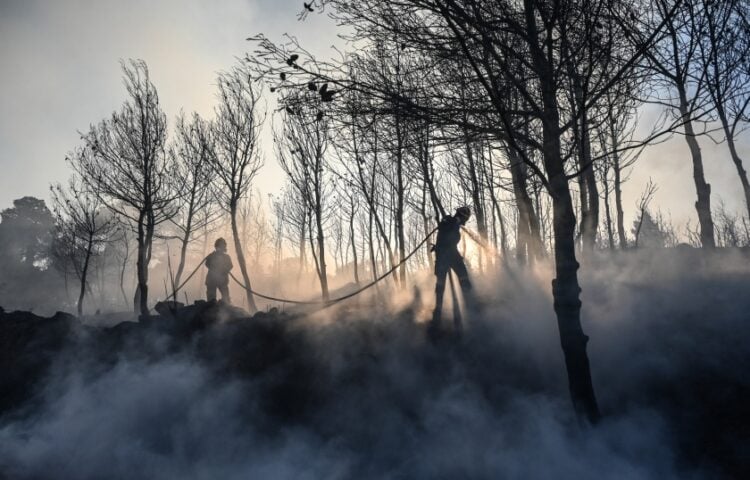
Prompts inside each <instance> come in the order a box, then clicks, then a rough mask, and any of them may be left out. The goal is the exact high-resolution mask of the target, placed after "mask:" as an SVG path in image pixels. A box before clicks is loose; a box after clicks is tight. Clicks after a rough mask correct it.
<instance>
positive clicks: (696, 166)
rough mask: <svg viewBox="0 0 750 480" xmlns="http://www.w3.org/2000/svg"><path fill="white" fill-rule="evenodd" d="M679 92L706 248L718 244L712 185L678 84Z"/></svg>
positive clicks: (703, 242)
mask: <svg viewBox="0 0 750 480" xmlns="http://www.w3.org/2000/svg"><path fill="white" fill-rule="evenodd" d="M678 93H679V95H680V115H681V116H682V120H683V122H684V124H685V141H686V142H687V144H688V148H690V157H691V159H692V161H693V180H694V181H695V190H696V193H697V194H698V200H697V201H696V202H695V210H696V211H697V212H698V223H699V224H700V227H701V232H700V237H701V244H702V246H703V247H704V248H713V247H715V246H716V242H715V240H714V222H713V219H712V218H711V185H709V184H708V183H707V182H706V177H705V174H704V172H703V157H702V155H701V149H700V146H699V145H698V140H697V139H696V137H695V130H694V129H693V121H692V119H691V118H690V113H689V110H688V108H689V107H688V106H689V103H688V100H687V93H686V92H685V89H684V88H683V87H682V86H678Z"/></svg>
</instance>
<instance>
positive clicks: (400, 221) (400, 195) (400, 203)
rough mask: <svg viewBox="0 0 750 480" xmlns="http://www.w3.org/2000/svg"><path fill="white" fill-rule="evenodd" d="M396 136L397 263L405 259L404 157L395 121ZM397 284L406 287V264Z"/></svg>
mask: <svg viewBox="0 0 750 480" xmlns="http://www.w3.org/2000/svg"><path fill="white" fill-rule="evenodd" d="M396 136H397V142H398V147H397V148H398V150H397V152H396V181H397V183H396V186H397V189H396V236H397V239H398V255H399V262H403V260H404V258H406V235H405V233H404V171H403V170H404V155H403V145H402V144H403V139H402V138H401V137H402V133H401V127H400V124H399V123H398V120H397V121H396ZM399 282H400V283H401V285H402V286H405V285H406V264H405V263H402V264H401V266H400V267H399Z"/></svg>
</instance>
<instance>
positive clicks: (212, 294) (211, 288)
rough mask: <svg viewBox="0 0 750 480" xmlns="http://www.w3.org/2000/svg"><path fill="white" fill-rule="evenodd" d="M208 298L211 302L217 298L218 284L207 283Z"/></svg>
mask: <svg viewBox="0 0 750 480" xmlns="http://www.w3.org/2000/svg"><path fill="white" fill-rule="evenodd" d="M206 300H208V301H209V302H210V301H215V300H216V285H214V284H212V283H208V284H206Z"/></svg>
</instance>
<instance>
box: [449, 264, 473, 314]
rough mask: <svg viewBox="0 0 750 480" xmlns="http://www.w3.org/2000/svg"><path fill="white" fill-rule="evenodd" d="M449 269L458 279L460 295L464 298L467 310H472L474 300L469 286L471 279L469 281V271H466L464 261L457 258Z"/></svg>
mask: <svg viewBox="0 0 750 480" xmlns="http://www.w3.org/2000/svg"><path fill="white" fill-rule="evenodd" d="M451 268H452V269H453V271H454V272H456V276H457V277H458V283H459V285H461V293H462V294H463V296H464V302H465V303H466V308H467V309H473V308H475V307H476V302H475V299H474V292H473V289H472V286H471V279H469V271H468V270H467V269H466V264H465V263H464V259H463V258H461V257H457V258H455V259H454V261H453V263H452V264H451Z"/></svg>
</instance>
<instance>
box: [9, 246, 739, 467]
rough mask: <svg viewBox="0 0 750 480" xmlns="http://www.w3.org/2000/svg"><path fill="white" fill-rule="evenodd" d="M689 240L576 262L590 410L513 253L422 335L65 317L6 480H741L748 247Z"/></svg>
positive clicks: (374, 315) (393, 323) (289, 322)
mask: <svg viewBox="0 0 750 480" xmlns="http://www.w3.org/2000/svg"><path fill="white" fill-rule="evenodd" d="M701 255H704V254H703V253H699V252H695V251H679V250H676V251H670V252H664V253H657V254H654V255H650V254H645V253H638V254H637V256H636V254H634V253H632V254H631V253H628V254H627V255H622V256H617V257H614V259H611V258H608V259H601V260H596V261H592V262H591V263H589V264H586V265H584V266H583V270H582V272H583V277H582V281H581V283H582V286H583V289H584V292H583V301H584V318H583V322H584V328H585V329H586V331H587V333H588V334H589V335H590V337H591V341H590V343H589V352H590V358H591V365H592V374H593V377H594V384H595V387H596V389H597V394H598V397H599V401H600V404H601V407H602V410H603V413H604V414H605V419H604V420H603V422H602V423H601V424H600V425H598V426H596V427H593V428H589V427H583V426H581V425H579V424H578V423H577V421H576V420H575V418H574V417H573V414H572V408H571V406H570V404H569V397H568V394H567V384H566V377H565V372H564V367H563V360H562V353H561V351H560V346H559V340H558V337H557V327H556V324H555V318H554V314H553V312H552V308H551V300H550V298H549V278H548V275H547V274H546V273H545V272H544V271H543V269H540V270H537V271H535V272H528V271H520V270H518V269H507V270H505V271H504V272H502V274H500V276H499V277H498V278H497V279H496V280H497V284H496V285H497V286H495V287H493V288H492V290H488V289H487V288H481V289H480V290H483V291H484V298H485V303H486V304H485V308H484V315H483V317H482V318H471V319H467V321H466V329H465V332H464V334H463V336H462V337H461V338H460V339H458V338H455V337H453V336H451V335H449V334H446V335H445V337H443V338H441V339H440V340H438V341H437V342H434V343H432V342H428V341H427V340H426V336H425V329H424V325H423V324H421V323H418V322H415V321H414V319H415V318H420V317H421V316H423V313H424V311H423V308H422V307H421V306H420V305H419V304H417V303H416V302H415V303H414V304H411V305H409V306H407V307H406V308H404V309H401V310H398V311H396V312H394V311H392V309H389V308H387V307H382V308H378V309H373V308H364V307H360V308H356V307H355V306H352V307H350V308H347V309H342V310H339V311H335V312H332V313H331V317H330V318H327V319H326V321H321V320H320V319H319V318H315V317H312V318H306V317H304V316H292V315H284V314H280V315H277V316H274V315H259V316H256V317H255V318H253V319H251V320H249V319H242V320H227V321H223V322H207V321H193V322H182V323H181V322H179V321H174V322H172V321H169V320H164V319H162V320H155V322H154V323H153V324H140V325H139V324H130V323H127V324H121V325H119V326H117V327H114V328H110V329H100V328H91V327H75V326H74V327H73V328H72V329H71V331H70V333H69V336H68V346H67V347H66V348H63V349H62V350H59V352H58V350H56V349H54V348H52V349H51V350H52V351H54V352H57V353H53V354H51V355H52V357H51V358H52V359H53V361H52V363H51V366H50V367H49V369H48V370H47V373H46V374H45V375H44V376H43V377H40V378H41V380H39V382H38V383H37V384H36V385H37V388H35V389H33V390H30V391H31V392H34V394H33V395H31V394H29V395H26V396H25V397H24V401H23V402H19V403H18V404H17V405H13V406H12V408H6V409H5V411H4V412H3V413H2V416H1V417H0V472H1V473H0V478H2V475H3V474H4V475H5V476H6V478H14V479H15V478H76V479H77V478H82V479H87V478H199V479H203V478H205V479H213V478H228V479H232V478H238V479H239V478H311V479H312V478H404V479H414V478H446V479H447V478H451V479H453V478H579V479H580V478H583V479H601V478H612V479H623V478H633V479H641V478H654V479H656V478H659V479H661V478H717V477H718V478H721V477H735V478H740V477H742V476H744V475H746V474H747V473H748V471H750V458H749V456H748V445H750V443H749V440H750V439H749V438H748V436H749V434H748V432H749V431H750V430H749V429H748V427H749V426H750V407H748V402H747V398H749V397H748V393H750V373H749V372H748V370H747V368H746V365H748V362H749V361H750V343H748V341H747V339H748V338H750V335H749V334H750V326H749V322H748V318H747V317H748V314H747V312H748V311H750V297H748V296H747V294H746V292H747V291H748V288H750V261H749V260H750V259H748V257H747V256H746V255H744V254H740V253H736V254H733V253H729V254H727V253H724V254H723V255H721V256H720V257H719V256H717V258H706V257H704V256H701ZM711 265H713V266H711ZM590 272H597V273H596V274H591V273H590ZM493 282H494V280H493ZM487 283H488V284H490V283H491V282H490V281H488V282H487ZM204 317H205V316H204ZM8 318H10V317H9V316H8V315H5V316H4V317H3V318H2V319H0V322H4V323H2V326H3V327H4V328H5V327H6V326H7V325H9V324H10V323H8V322H10V320H8ZM4 331H5V330H4ZM24 358H25V357H24Z"/></svg>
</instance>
